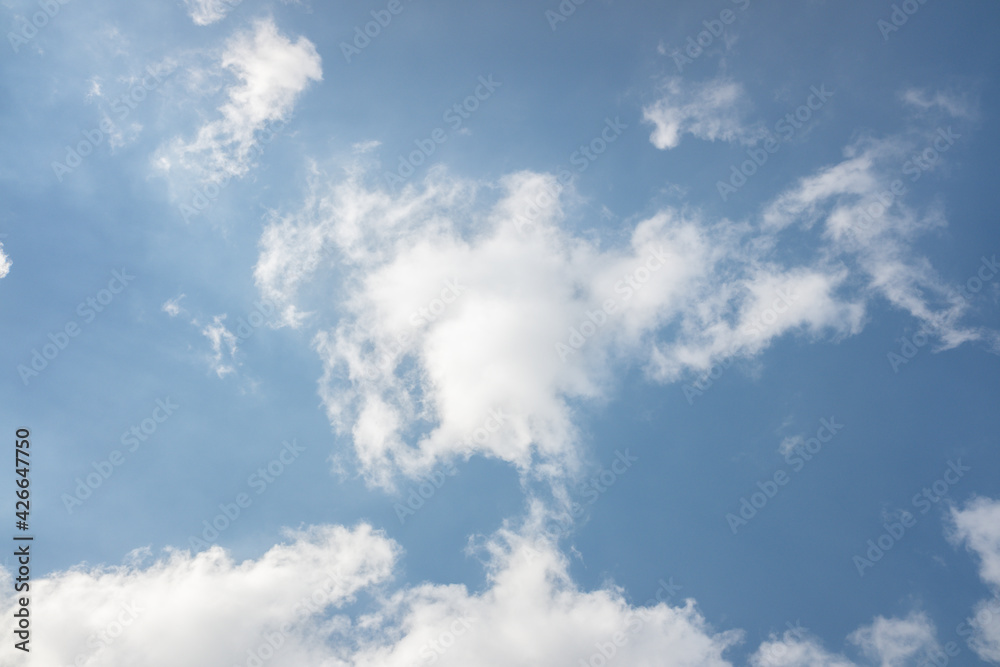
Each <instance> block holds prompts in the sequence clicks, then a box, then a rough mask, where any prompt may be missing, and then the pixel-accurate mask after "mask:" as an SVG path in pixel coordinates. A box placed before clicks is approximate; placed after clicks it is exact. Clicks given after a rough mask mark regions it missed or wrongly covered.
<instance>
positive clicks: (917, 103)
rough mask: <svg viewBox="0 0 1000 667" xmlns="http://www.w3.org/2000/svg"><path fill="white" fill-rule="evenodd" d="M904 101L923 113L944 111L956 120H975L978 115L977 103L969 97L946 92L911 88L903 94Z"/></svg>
mask: <svg viewBox="0 0 1000 667" xmlns="http://www.w3.org/2000/svg"><path fill="white" fill-rule="evenodd" d="M902 98H903V101H904V102H906V103H907V104H909V105H910V106H913V107H916V108H918V109H920V110H922V111H928V110H930V109H935V108H937V109H942V110H944V111H945V112H946V113H947V114H949V115H951V116H953V117H955V118H974V117H976V115H977V108H976V105H975V103H973V102H971V101H970V100H969V98H968V96H960V95H956V94H952V93H946V92H944V91H940V90H939V91H935V92H934V93H931V92H930V91H928V90H923V89H920V88H909V89H907V90H905V91H903V93H902Z"/></svg>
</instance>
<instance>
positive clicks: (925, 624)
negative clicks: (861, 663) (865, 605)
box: [850, 612, 940, 667]
mask: <svg viewBox="0 0 1000 667" xmlns="http://www.w3.org/2000/svg"><path fill="white" fill-rule="evenodd" d="M934 634H935V630H934V625H933V624H932V623H931V622H930V620H928V618H927V616H926V615H924V614H922V613H918V612H915V613H912V614H910V615H909V616H907V617H906V618H884V617H882V616H878V617H876V618H875V620H874V621H873V622H872V624H871V625H869V626H866V627H863V628H860V629H858V630H856V631H855V632H854V633H852V634H851V636H850V640H851V642H853V643H854V644H857V646H858V647H859V648H860V649H861V651H862V652H863V653H864V654H865V655H866V656H867V657H868V658H869V659H870V660H871V661H872V662H873V663H876V664H878V665H880V667H901V666H902V665H909V664H912V660H913V659H914V658H915V657H916V656H918V655H919V656H925V655H931V654H938V653H940V647H939V646H938V643H937V640H936V639H935V638H934Z"/></svg>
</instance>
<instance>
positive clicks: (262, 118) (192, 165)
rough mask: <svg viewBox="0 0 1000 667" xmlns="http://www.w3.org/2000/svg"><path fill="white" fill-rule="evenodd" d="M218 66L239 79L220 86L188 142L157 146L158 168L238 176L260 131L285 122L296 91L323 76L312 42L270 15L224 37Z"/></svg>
mask: <svg viewBox="0 0 1000 667" xmlns="http://www.w3.org/2000/svg"><path fill="white" fill-rule="evenodd" d="M218 69H219V73H220V74H221V73H222V72H224V71H225V72H228V73H230V74H231V75H232V76H235V77H236V78H237V79H238V80H239V83H237V84H235V85H232V86H230V87H229V88H228V89H227V91H226V93H227V100H226V102H225V103H224V104H223V105H222V106H220V107H219V109H218V111H219V113H220V115H221V117H220V118H217V119H216V120H213V121H210V122H208V123H206V124H205V125H203V126H202V127H201V128H200V129H199V130H198V132H197V134H196V136H195V138H194V140H192V141H190V142H186V141H184V140H183V139H180V138H178V139H175V140H173V141H171V142H169V143H168V144H167V145H165V146H162V147H161V148H160V149H159V151H157V155H156V156H154V160H153V161H154V164H155V165H157V166H158V167H159V168H161V169H164V170H166V171H168V172H169V171H171V170H173V169H178V168H179V169H183V170H190V171H192V172H194V173H195V175H196V176H197V177H198V178H200V179H202V180H206V181H221V180H223V179H226V178H229V177H234V176H236V177H238V176H242V175H244V174H245V173H246V172H247V171H248V170H249V169H250V167H251V166H252V164H253V160H254V157H255V155H254V153H255V152H258V151H259V150H260V142H261V141H265V140H267V139H266V138H265V137H264V136H263V135H264V133H271V134H273V127H272V126H273V125H274V124H276V123H284V122H286V121H287V120H288V119H289V117H290V115H291V112H292V109H293V107H294V106H295V102H296V100H297V99H298V97H299V95H300V94H301V93H302V92H303V91H304V90H305V89H306V88H308V87H309V84H310V83H311V82H313V81H320V80H322V78H323V72H322V66H321V59H320V56H319V54H318V53H317V52H316V47H315V46H314V45H313V43H312V42H310V41H309V40H308V39H306V38H305V37H299V38H298V39H297V40H296V41H295V42H292V41H291V40H290V39H289V38H288V37H285V36H284V35H282V34H281V33H280V32H278V28H277V27H276V26H275V24H274V21H273V20H271V19H263V20H259V21H257V22H256V23H255V24H254V27H253V30H252V32H244V33H239V34H237V35H236V36H235V37H233V38H232V39H231V40H229V42H228V43H227V45H226V48H225V51H224V52H223V53H222V56H221V60H220V62H219V65H218Z"/></svg>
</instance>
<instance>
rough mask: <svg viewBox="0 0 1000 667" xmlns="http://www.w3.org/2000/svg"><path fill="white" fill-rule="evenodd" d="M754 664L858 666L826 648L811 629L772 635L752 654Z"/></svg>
mask: <svg viewBox="0 0 1000 667" xmlns="http://www.w3.org/2000/svg"><path fill="white" fill-rule="evenodd" d="M750 665H751V667H855V663H854V662H853V661H851V660H848V659H847V658H845V657H844V656H842V655H838V654H833V653H830V652H829V651H827V650H826V649H825V648H824V647H823V645H822V644H821V643H820V641H819V640H818V639H817V638H815V637H813V636H811V635H810V634H809V633H808V632H805V631H802V630H799V629H794V630H788V631H786V632H785V633H784V634H782V635H781V636H778V635H772V636H771V637H770V638H769V639H768V640H767V641H765V642H762V643H761V645H760V647H758V649H757V650H756V651H755V652H754V653H753V655H751V656H750Z"/></svg>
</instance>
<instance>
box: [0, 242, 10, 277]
mask: <svg viewBox="0 0 1000 667" xmlns="http://www.w3.org/2000/svg"><path fill="white" fill-rule="evenodd" d="M11 266H13V262H11V261H10V257H8V256H7V254H6V253H4V251H3V242H2V241H0V278H6V277H7V274H8V273H10V267H11Z"/></svg>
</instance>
